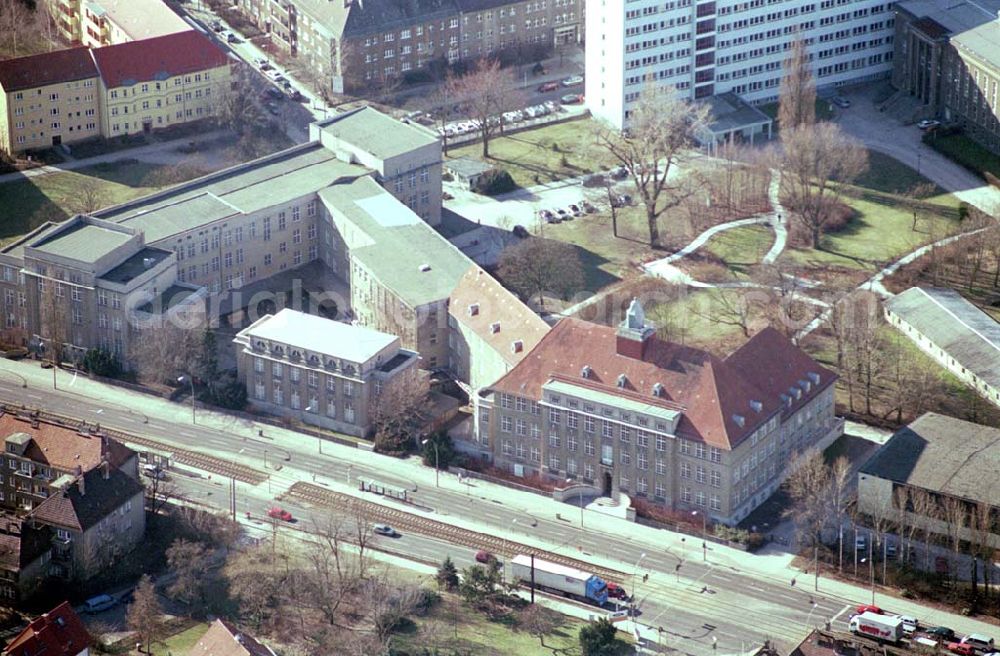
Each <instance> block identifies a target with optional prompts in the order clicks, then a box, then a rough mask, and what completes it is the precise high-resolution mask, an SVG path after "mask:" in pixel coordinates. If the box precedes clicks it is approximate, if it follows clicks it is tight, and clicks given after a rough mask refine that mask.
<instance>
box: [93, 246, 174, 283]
mask: <svg viewBox="0 0 1000 656" xmlns="http://www.w3.org/2000/svg"><path fill="white" fill-rule="evenodd" d="M168 257H170V251H165V250H163V249H162V248H152V247H150V246H147V247H146V248H143V249H142V250H140V251H139V252H138V253H136V254H135V255H133V256H132V257H130V258H128V259H127V260H125V261H124V262H122V263H121V264H119V265H118V266H116V267H115V268H114V269H111V270H110V271H108V272H106V273H105V274H104V275H102V276H101V279H102V280H107V281H108V282H114V283H126V282H129V281H130V280H132V279H133V278H135V277H136V276H138V275H139V274H140V273H142V272H143V271H145V270H146V269H150V268H152V267H155V266H156V265H157V264H159V263H160V262H162V261H163V260H165V259H167V258H168ZM147 261H149V266H146V262H147Z"/></svg>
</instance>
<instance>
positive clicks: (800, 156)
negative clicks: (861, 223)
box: [778, 122, 868, 248]
mask: <svg viewBox="0 0 1000 656" xmlns="http://www.w3.org/2000/svg"><path fill="white" fill-rule="evenodd" d="M781 142H782V148H781V156H780V158H779V162H778V166H779V168H780V169H781V173H782V175H781V195H782V198H783V199H784V202H785V204H786V205H787V206H788V208H789V209H790V210H791V211H792V212H793V213H794V216H795V217H796V218H797V219H798V220H799V221H800V222H801V223H802V225H803V227H804V228H805V229H806V230H808V231H809V234H810V235H811V238H812V246H813V248H819V247H820V240H821V238H822V236H823V230H824V227H825V226H826V225H827V223H829V222H830V220H831V219H833V218H834V216H835V212H837V211H838V208H839V206H840V201H841V198H843V197H844V196H845V195H846V194H847V192H848V185H850V184H851V183H852V182H854V181H855V180H856V179H857V178H858V176H860V175H861V174H862V173H864V171H865V169H867V168H868V153H867V151H866V150H865V149H864V147H863V146H862V145H861V144H860V143H859V142H858V141H857V140H855V139H854V138H853V137H850V136H848V135H846V134H845V133H844V132H843V131H842V130H841V129H840V127H839V126H837V125H835V124H833V123H826V122H824V123H817V124H815V125H802V126H799V127H796V128H793V129H791V130H783V131H782V136H781Z"/></svg>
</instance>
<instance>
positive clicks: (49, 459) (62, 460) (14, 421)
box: [0, 414, 134, 472]
mask: <svg viewBox="0 0 1000 656" xmlns="http://www.w3.org/2000/svg"><path fill="white" fill-rule="evenodd" d="M14 433H27V434H28V435H30V436H31V443H30V444H29V445H28V448H27V449H25V452H24V455H25V457H26V458H29V459H31V460H33V461H35V462H38V463H43V464H46V465H48V466H49V467H52V468H54V469H58V470H61V471H64V472H71V471H73V470H74V469H75V468H76V467H77V466H78V465H79V467H80V468H81V470H83V471H88V470H90V469H93V468H94V467H96V466H97V465H99V464H100V463H101V460H102V458H103V457H106V458H107V460H108V462H109V463H111V466H112V467H114V468H117V467H120V466H121V465H122V464H123V463H124V462H125V461H127V460H128V459H129V458H131V457H132V456H133V455H134V452H133V451H132V450H131V449H128V448H126V447H125V445H123V444H122V443H120V442H118V441H117V440H107V446H106V449H105V450H104V451H103V452H102V442H103V438H100V437H95V436H93V435H90V436H87V435H81V434H80V433H78V432H76V431H75V430H72V429H69V428H65V427H63V426H57V425H56V424H49V423H46V422H38V423H37V424H34V425H33V424H32V423H31V422H29V421H26V420H23V419H19V418H18V417H16V416H15V415H13V414H3V415H2V416H0V440H3V439H6V438H7V437H8V436H10V435H13V434H14Z"/></svg>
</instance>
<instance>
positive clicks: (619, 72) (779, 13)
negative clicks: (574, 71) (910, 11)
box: [586, 0, 894, 127]
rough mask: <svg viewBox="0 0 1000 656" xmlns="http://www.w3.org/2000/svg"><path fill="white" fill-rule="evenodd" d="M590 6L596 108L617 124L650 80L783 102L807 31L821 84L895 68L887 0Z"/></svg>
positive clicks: (686, 0) (619, 1)
mask: <svg viewBox="0 0 1000 656" xmlns="http://www.w3.org/2000/svg"><path fill="white" fill-rule="evenodd" d="M587 9H588V11H587V19H586V20H587V28H586V30H587V35H588V41H589V43H588V46H587V51H586V71H587V75H586V98H587V106H588V107H589V108H590V110H591V112H592V113H593V114H594V116H596V117H598V118H601V119H603V120H605V121H608V122H609V123H611V124H612V125H614V126H617V127H622V126H623V125H625V124H626V123H627V121H628V115H629V112H630V110H631V108H632V107H633V106H634V103H635V101H636V100H637V99H638V97H639V94H640V92H641V91H642V89H643V86H644V85H645V84H647V83H654V84H656V85H664V86H666V85H670V86H673V87H675V88H677V89H678V90H679V91H680V92H681V93H682V94H683V95H684V96H686V97H688V98H692V99H696V98H706V97H709V96H713V95H716V94H721V93H726V92H730V91H732V92H734V93H737V94H739V95H740V96H741V97H743V98H744V99H745V100H747V101H748V102H750V103H764V102H771V101H773V100H776V99H777V97H778V87H779V85H780V83H781V66H782V62H783V61H784V59H785V58H786V56H787V54H786V51H787V50H788V48H789V47H790V46H791V43H792V41H793V40H794V39H795V38H797V37H798V38H802V39H803V40H804V41H805V43H806V46H807V49H808V52H809V54H810V57H811V60H812V65H813V74H814V75H815V77H816V84H817V86H818V87H819V88H823V87H832V86H837V85H843V84H848V83H852V82H859V81H863V80H869V79H876V78H879V77H888V75H889V73H890V71H891V68H892V57H893V38H894V31H893V11H892V8H891V3H889V2H887V1H886V0H858V1H853V2H852V1H851V0H815V1H814V0H808V1H805V0H792V1H785V2H782V1H780V0H749V1H747V0H740V1H734V0H672V1H670V2H661V1H658V0H657V1H654V0H637V1H635V2H633V1H631V0H597V1H596V2H592V3H590V4H589V6H588V7H587Z"/></svg>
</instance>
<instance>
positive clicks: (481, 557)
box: [476, 549, 496, 563]
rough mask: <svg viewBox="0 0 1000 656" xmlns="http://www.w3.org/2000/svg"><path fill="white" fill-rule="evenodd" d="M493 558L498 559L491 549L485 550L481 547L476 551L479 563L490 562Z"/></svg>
mask: <svg viewBox="0 0 1000 656" xmlns="http://www.w3.org/2000/svg"><path fill="white" fill-rule="evenodd" d="M493 560H496V556H494V555H493V554H491V553H490V552H489V551H485V550H483V549H480V550H479V551H477V552H476V562H477V563H489V562H491V561H493Z"/></svg>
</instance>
